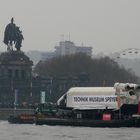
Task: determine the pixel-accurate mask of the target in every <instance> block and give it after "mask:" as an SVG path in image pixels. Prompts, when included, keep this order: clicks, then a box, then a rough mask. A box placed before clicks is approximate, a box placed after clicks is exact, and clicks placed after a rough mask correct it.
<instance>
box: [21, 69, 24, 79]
mask: <svg viewBox="0 0 140 140" xmlns="http://www.w3.org/2000/svg"><path fill="white" fill-rule="evenodd" d="M21 77H22V78H25V70H21Z"/></svg>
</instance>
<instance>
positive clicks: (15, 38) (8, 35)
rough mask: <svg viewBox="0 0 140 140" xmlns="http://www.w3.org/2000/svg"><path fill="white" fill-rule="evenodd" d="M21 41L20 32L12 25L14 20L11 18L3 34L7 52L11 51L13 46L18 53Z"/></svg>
mask: <svg viewBox="0 0 140 140" xmlns="http://www.w3.org/2000/svg"><path fill="white" fill-rule="evenodd" d="M23 39H24V37H23V35H22V31H21V30H20V29H19V27H18V26H16V24H14V18H12V19H11V23H9V24H8V25H7V26H6V28H5V32H4V41H3V42H4V43H5V44H6V45H7V50H8V51H12V50H13V46H15V48H16V49H17V51H20V48H21V46H22V40H23Z"/></svg>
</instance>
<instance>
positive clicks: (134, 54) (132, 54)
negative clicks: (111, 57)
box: [116, 48, 140, 59]
mask: <svg viewBox="0 0 140 140" xmlns="http://www.w3.org/2000/svg"><path fill="white" fill-rule="evenodd" d="M116 58H118V59H119V58H127V59H140V49H138V48H128V49H125V50H122V51H120V52H118V53H117V55H116Z"/></svg>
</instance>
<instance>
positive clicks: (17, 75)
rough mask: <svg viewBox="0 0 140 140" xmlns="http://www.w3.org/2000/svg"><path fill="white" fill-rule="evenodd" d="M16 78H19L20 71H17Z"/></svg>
mask: <svg viewBox="0 0 140 140" xmlns="http://www.w3.org/2000/svg"><path fill="white" fill-rule="evenodd" d="M15 77H16V78H18V77H19V70H15Z"/></svg>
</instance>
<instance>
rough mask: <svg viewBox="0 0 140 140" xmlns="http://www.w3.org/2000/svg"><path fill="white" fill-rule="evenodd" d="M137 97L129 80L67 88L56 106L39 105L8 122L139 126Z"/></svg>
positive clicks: (137, 89) (138, 92)
mask: <svg viewBox="0 0 140 140" xmlns="http://www.w3.org/2000/svg"><path fill="white" fill-rule="evenodd" d="M139 96H140V86H139V85H137V84H129V83H126V84H125V83H116V84H115V85H114V87H78V88H71V89H70V90H69V91H68V92H67V93H66V94H64V95H63V96H62V97H61V98H60V99H59V100H58V102H57V106H55V107H54V106H53V105H50V106H48V105H47V106H46V105H45V104H42V105H41V106H40V107H39V108H37V112H36V114H35V115H34V116H33V117H31V119H25V118H24V117H21V116H20V117H19V116H18V117H13V118H12V117H11V119H9V122H10V123H28V122H29V123H35V124H36V125H44V124H45V125H64V126H88V127H140V100H139ZM129 101H131V102H129ZM19 118H20V119H19ZM27 118H28V117H27ZM29 118H30V117H29Z"/></svg>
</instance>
